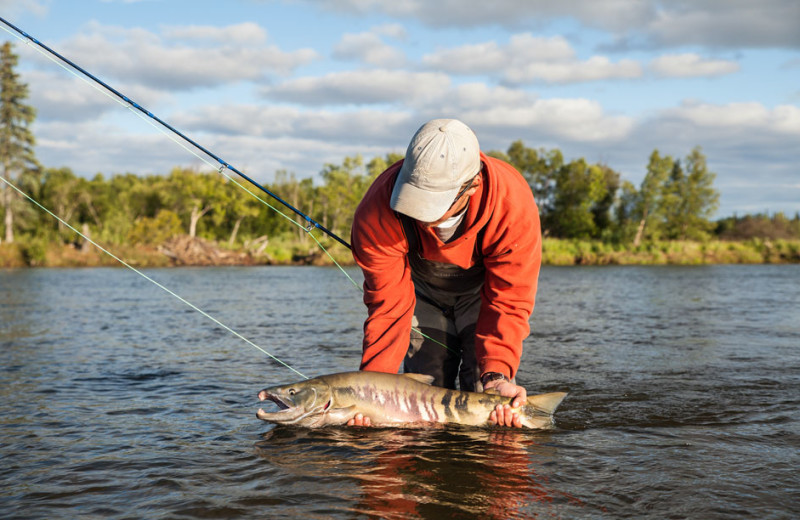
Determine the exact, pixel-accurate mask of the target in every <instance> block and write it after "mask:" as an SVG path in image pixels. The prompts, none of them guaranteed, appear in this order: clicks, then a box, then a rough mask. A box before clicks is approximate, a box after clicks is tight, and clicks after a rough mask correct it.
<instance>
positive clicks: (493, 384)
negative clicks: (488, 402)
mask: <svg viewBox="0 0 800 520" xmlns="http://www.w3.org/2000/svg"><path fill="white" fill-rule="evenodd" d="M483 389H484V391H486V390H489V389H492V390H494V391H495V392H497V393H499V394H500V395H502V396H503V397H513V398H514V399H513V400H512V401H511V404H510V405H508V404H498V405H497V408H495V409H494V410H493V411H492V413H491V414H489V422H491V423H492V424H496V425H498V426H514V427H516V428H522V419H520V417H519V414H518V413H515V412H513V411H512V408H519V407H520V406H522V405H523V404H525V401H526V400H527V399H528V392H527V391H526V390H525V388H523V387H521V386H519V385H515V384H514V383H512V382H510V381H506V380H504V379H495V380H494V381H489V382H488V383H486V386H485V387H484V388H483Z"/></svg>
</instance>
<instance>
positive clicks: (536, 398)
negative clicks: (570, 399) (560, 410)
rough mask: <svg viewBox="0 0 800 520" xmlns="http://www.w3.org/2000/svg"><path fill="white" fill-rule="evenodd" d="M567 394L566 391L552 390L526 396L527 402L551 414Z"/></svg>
mask: <svg viewBox="0 0 800 520" xmlns="http://www.w3.org/2000/svg"><path fill="white" fill-rule="evenodd" d="M566 396H567V393H566V392H553V393H550V394H539V395H532V396H530V397H528V404H529V405H530V406H533V407H534V408H536V409H538V410H541V411H543V412H546V413H549V414H551V415H552V413H553V412H555V411H556V407H558V405H559V404H561V401H563V400H564V398H565V397H566Z"/></svg>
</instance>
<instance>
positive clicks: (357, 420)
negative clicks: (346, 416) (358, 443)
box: [347, 413, 372, 426]
mask: <svg viewBox="0 0 800 520" xmlns="http://www.w3.org/2000/svg"><path fill="white" fill-rule="evenodd" d="M370 424H372V421H370V420H369V417H365V416H363V415H361V414H360V413H357V414H356V416H355V417H353V418H352V419H350V420H349V421H347V426H369V425H370Z"/></svg>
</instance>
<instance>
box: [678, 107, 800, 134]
mask: <svg viewBox="0 0 800 520" xmlns="http://www.w3.org/2000/svg"><path fill="white" fill-rule="evenodd" d="M663 114H664V116H666V117H667V118H670V119H678V120H684V121H686V122H689V123H691V124H692V125H693V126H695V127H697V128H701V129H705V130H708V129H714V130H716V131H717V132H723V133H724V134H727V133H729V132H735V133H741V132H746V133H747V134H749V135H751V136H754V134H753V132H758V133H761V134H786V135H794V136H800V107H797V106H794V105H779V106H776V107H775V108H773V109H769V108H767V107H765V106H764V105H762V104H761V103H756V102H744V103H728V104H726V105H712V104H709V103H695V102H685V103H683V104H682V105H681V106H680V107H677V108H673V109H668V110H664V111H663Z"/></svg>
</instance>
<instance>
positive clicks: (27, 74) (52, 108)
mask: <svg viewBox="0 0 800 520" xmlns="http://www.w3.org/2000/svg"><path fill="white" fill-rule="evenodd" d="M59 72H60V71H59V70H55V71H39V70H27V71H23V72H22V73H21V78H22V81H24V82H25V83H27V84H28V87H29V92H30V99H29V104H30V105H31V106H34V107H36V113H37V121H49V120H62V121H84V120H92V119H97V118H98V117H101V116H103V115H104V114H106V113H108V112H111V111H113V110H119V109H120V108H121V107H122V105H120V104H119V103H117V102H116V100H117V98H116V97H108V96H106V95H104V93H105V92H106V91H105V90H101V91H98V90H97V89H95V88H93V85H94V84H93V83H92V84H87V82H85V81H83V80H81V79H78V78H76V77H73V76H68V75H66V74H59ZM126 95H128V97H129V98H130V99H132V100H134V101H135V102H137V103H139V104H140V105H143V106H153V105H155V104H156V103H159V102H163V101H165V100H168V99H170V98H171V97H172V96H171V95H169V94H167V93H165V92H163V91H160V90H154V89H151V88H147V87H143V86H139V85H130V86H129V87H128V88H126Z"/></svg>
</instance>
